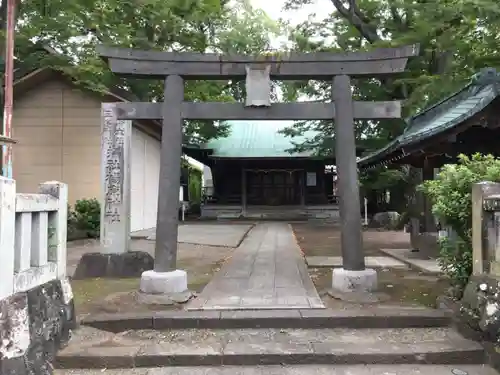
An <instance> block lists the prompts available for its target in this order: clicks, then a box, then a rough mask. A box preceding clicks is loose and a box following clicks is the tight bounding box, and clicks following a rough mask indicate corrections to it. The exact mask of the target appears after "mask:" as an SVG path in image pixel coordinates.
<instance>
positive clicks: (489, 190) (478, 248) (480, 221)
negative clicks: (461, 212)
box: [472, 181, 500, 275]
mask: <svg viewBox="0 0 500 375" xmlns="http://www.w3.org/2000/svg"><path fill="white" fill-rule="evenodd" d="M497 194H500V184H498V183H495V182H490V181H483V182H480V183H477V184H474V185H473V186H472V274H473V275H481V274H483V273H484V272H485V271H486V264H485V260H486V259H487V248H486V243H485V240H484V235H485V231H484V219H485V211H484V208H483V200H484V199H485V198H487V197H489V196H492V195H497Z"/></svg>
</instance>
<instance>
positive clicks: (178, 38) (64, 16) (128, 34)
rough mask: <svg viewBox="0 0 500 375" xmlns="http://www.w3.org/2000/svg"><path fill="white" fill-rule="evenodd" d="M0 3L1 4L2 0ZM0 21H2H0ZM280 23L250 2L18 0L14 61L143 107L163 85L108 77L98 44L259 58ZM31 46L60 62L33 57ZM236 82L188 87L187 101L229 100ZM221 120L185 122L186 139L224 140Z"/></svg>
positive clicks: (199, 83) (159, 94)
mask: <svg viewBox="0 0 500 375" xmlns="http://www.w3.org/2000/svg"><path fill="white" fill-rule="evenodd" d="M3 3H6V2H5V1H4V2H3ZM0 22H1V20H0ZM280 30H281V27H280V25H279V24H278V23H276V22H274V21H272V20H271V19H270V18H269V17H267V15H266V14H265V13H263V12H262V11H260V10H258V9H253V8H252V7H251V6H250V3H249V1H248V0H237V1H232V2H231V6H230V5H229V0H72V1H65V0H32V1H26V0H22V1H21V2H20V6H19V10H18V22H17V36H16V56H17V57H18V58H19V60H20V61H21V60H22V61H23V62H24V63H25V64H27V65H37V64H38V65H42V66H47V65H49V66H54V67H55V68H58V69H60V70H62V71H64V72H65V73H68V74H70V75H71V76H72V77H73V78H74V79H76V80H77V81H79V82H80V83H81V84H82V85H84V86H86V87H88V88H90V89H92V90H97V91H102V90H106V89H109V87H112V86H116V87H119V88H122V89H126V90H128V91H130V92H131V93H133V94H135V96H137V97H138V98H139V99H140V100H143V101H155V100H156V101H158V100H161V99H162V96H163V83H162V82H159V81H151V80H138V79H124V78H118V77H116V76H115V75H113V74H112V73H111V72H110V70H109V69H108V67H107V66H106V64H105V63H104V62H103V61H102V60H101V59H100V58H99V57H98V56H97V55H96V50H95V47H96V45H98V44H104V45H108V46H119V47H127V48H139V49H153V50H160V51H195V52H231V53H258V52H260V51H262V50H266V49H267V48H269V44H270V40H271V39H272V37H273V35H276V34H280V33H281V31H280ZM33 41H37V42H38V43H39V44H43V45H44V46H49V47H51V48H52V49H54V50H55V51H57V52H58V55H57V56H54V55H52V56H44V57H43V59H42V60H40V56H37V55H36V54H33ZM238 92H239V87H238V83H237V82H230V83H228V82H214V81H211V82H205V81H195V82H191V81H190V82H187V83H186V93H185V95H186V100H193V101H197V100H202V101H230V100H234V98H235V96H236V95H237V94H238ZM224 130H225V127H224V126H223V124H220V123H218V122H216V123H212V122H200V121H190V122H186V125H185V133H187V134H188V135H194V136H196V137H197V139H201V140H206V139H208V138H211V137H215V136H219V135H221V134H223V132H224Z"/></svg>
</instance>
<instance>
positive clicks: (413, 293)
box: [292, 223, 449, 309]
mask: <svg viewBox="0 0 500 375" xmlns="http://www.w3.org/2000/svg"><path fill="white" fill-rule="evenodd" d="M292 227H293V230H294V232H295V236H296V238H297V241H298V243H299V246H300V247H301V249H302V251H303V253H304V255H306V256H341V255H342V252H341V246H340V231H339V228H338V227H335V226H333V225H325V224H314V223H300V224H292ZM409 241H410V239H409V234H407V233H403V232H396V231H378V230H371V229H367V230H365V231H364V232H363V249H364V253H365V255H367V256H386V255H385V254H384V253H382V252H380V251H379V249H381V248H386V249H387V248H393V249H404V248H409V246H410V243H409ZM378 271H379V272H378V276H379V291H378V292H380V293H381V294H382V295H383V296H384V297H385V300H384V301H383V302H378V303H377V304H379V305H385V306H391V305H404V306H422V305H423V306H427V307H435V306H436V298H437V297H438V296H440V295H443V294H445V291H446V289H448V288H449V283H448V281H447V280H446V279H444V278H443V277H439V276H436V275H430V274H424V273H422V272H419V271H416V270H412V269H395V268H391V269H389V268H384V269H379V270H378ZM331 273H332V269H330V268H309V274H310V275H311V279H312V280H313V282H314V284H315V285H316V288H317V290H318V293H320V296H321V298H322V299H323V302H324V303H325V305H326V306H327V307H330V308H342V309H345V308H352V307H359V305H355V304H352V303H345V302H341V301H340V300H338V299H334V298H332V297H330V296H329V295H328V294H327V293H326V291H327V290H328V289H329V288H330V287H331Z"/></svg>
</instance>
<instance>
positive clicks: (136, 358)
mask: <svg viewBox="0 0 500 375" xmlns="http://www.w3.org/2000/svg"><path fill="white" fill-rule="evenodd" d="M98 349H99V352H98V353H96V354H95V355H89V354H65V355H59V356H57V358H56V361H55V368H59V369H103V368H105V369H120V368H135V367H163V366H192V367H194V366H258V365H292V364H293V365H307V364H316V365H323V364H338V365H402V364H407V365H416V364H433V365H450V364H451V365H461V364H468V365H472V364H484V363H485V354H484V351H483V350H482V349H465V350H454V351H436V352H414V351H412V350H411V348H405V349H400V350H397V351H396V352H390V353H389V352H387V353H384V352H381V353H367V354H364V353H358V352H351V353H349V352H348V351H346V352H342V353H336V354H333V353H310V352H308V353H293V354H290V353H259V354H256V353H252V354H239V353H238V354H208V355H207V354H199V355H197V354H178V353H173V354H135V355H134V354H131V355H118V354H116V350H114V349H116V348H113V347H104V348H98ZM119 349H123V348H119Z"/></svg>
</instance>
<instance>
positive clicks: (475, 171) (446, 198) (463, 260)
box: [421, 154, 500, 287]
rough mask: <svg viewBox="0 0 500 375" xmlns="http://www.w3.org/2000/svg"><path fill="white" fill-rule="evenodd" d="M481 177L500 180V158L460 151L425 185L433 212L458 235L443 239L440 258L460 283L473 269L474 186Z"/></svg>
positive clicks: (464, 280)
mask: <svg viewBox="0 0 500 375" xmlns="http://www.w3.org/2000/svg"><path fill="white" fill-rule="evenodd" d="M481 181H492V182H500V159H497V158H495V157H494V156H491V155H486V156H484V155H481V154H475V155H473V156H471V157H468V156H465V155H460V156H459V161H458V164H448V165H445V166H444V167H443V168H442V170H441V171H440V173H439V174H438V175H437V177H436V179H435V180H429V181H426V182H425V183H424V184H423V185H422V186H421V189H422V191H423V192H424V193H425V194H426V195H427V196H428V197H429V198H430V199H431V201H432V204H433V205H432V212H433V214H434V215H435V216H436V217H437V218H438V219H439V220H440V222H442V223H444V224H445V226H447V227H451V228H452V229H453V231H454V233H456V235H457V236H458V238H457V239H456V240H454V241H450V240H443V241H442V243H441V252H440V257H439V261H440V264H441V267H442V268H443V270H444V271H445V272H446V273H447V274H448V276H450V278H451V280H452V281H454V282H455V284H456V285H457V286H459V287H463V286H465V284H466V283H467V281H468V277H469V276H470V273H471V272H472V229H471V228H472V186H473V184H475V183H478V182H481Z"/></svg>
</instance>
